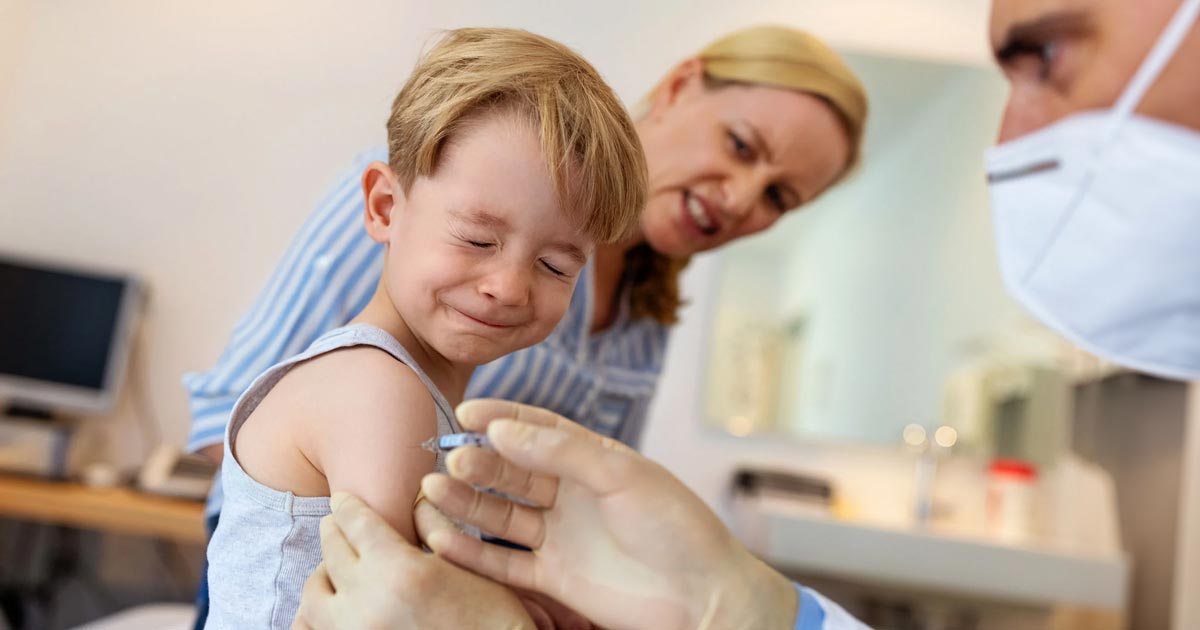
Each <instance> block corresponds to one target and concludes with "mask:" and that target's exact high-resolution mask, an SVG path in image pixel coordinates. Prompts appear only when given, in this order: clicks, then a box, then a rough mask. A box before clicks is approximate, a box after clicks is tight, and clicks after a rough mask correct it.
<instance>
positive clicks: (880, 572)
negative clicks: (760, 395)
mask: <svg viewBox="0 0 1200 630" xmlns="http://www.w3.org/2000/svg"><path fill="white" fill-rule="evenodd" d="M736 522H737V525H736V530H737V532H738V535H739V537H740V538H742V540H743V542H745V543H746V545H747V546H748V547H749V548H750V549H751V550H752V551H754V552H755V553H757V554H758V555H759V556H760V557H762V558H763V559H764V560H766V561H767V562H768V563H770V564H772V565H774V566H777V567H780V568H783V569H795V570H801V571H809V572H816V573H823V574H827V575H831V576H837V577H841V578H847V579H852V580H859V581H869V582H877V583H879V582H882V583H891V584H900V585H904V586H906V587H917V588H923V589H930V590H937V591H942V592H947V593H954V594H959V595H965V596H975V597H981V598H984V599H989V600H994V601H1005V602H1012V603H1024V604H1032V605H1046V606H1059V605H1064V604H1066V605H1078V606H1083V607H1088V608H1096V609H1103V610H1115V611H1123V610H1124V609H1125V607H1126V605H1127V596H1128V589H1129V577H1130V576H1129V574H1130V567H1129V561H1128V559H1127V558H1126V557H1125V556H1124V555H1120V556H1116V557H1089V556H1083V555H1078V554H1073V553H1067V552H1061V551H1056V550H1052V549H1039V548H1027V547H1015V546H1009V545H1003V544H999V543H996V542H992V541H988V540H982V539H975V538H967V537H961V536H957V537H956V536H947V535H940V534H937V533H931V532H924V531H916V530H902V529H888V528H884V527H877V526H872V525H864V524H858V523H849V522H844V521H838V520H834V519H833V518H832V517H826V516H823V515H818V514H814V513H813V512H812V511H811V510H803V509H795V508H792V507H791V506H788V505H786V504H785V503H783V502H779V501H744V502H742V503H741V505H740V506H739V508H738V516H737V521H736Z"/></svg>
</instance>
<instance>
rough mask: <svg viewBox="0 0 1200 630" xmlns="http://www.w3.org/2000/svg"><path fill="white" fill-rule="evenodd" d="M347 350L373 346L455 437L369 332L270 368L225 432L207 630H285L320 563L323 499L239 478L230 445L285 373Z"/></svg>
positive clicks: (359, 330)
mask: <svg viewBox="0 0 1200 630" xmlns="http://www.w3.org/2000/svg"><path fill="white" fill-rule="evenodd" d="M352 346H374V347H376V348H379V349H381V350H383V351H385V352H387V353H388V354H390V355H392V356H393V357H395V358H396V360H397V361H400V362H401V363H404V364H405V365H407V366H409V367H410V368H412V370H413V371H414V372H416V374H417V377H418V378H420V379H421V382H422V383H424V384H425V387H427V388H428V389H429V394H430V395H431V396H433V401H434V403H435V405H436V407H437V431H438V435H445V434H447V433H456V432H459V431H461V430H462V429H461V428H460V427H459V425H458V421H457V420H455V418H454V411H453V409H451V407H450V403H449V402H447V401H446V398H445V397H444V396H442V394H441V392H439V391H438V389H437V387H435V386H434V384H433V381H431V380H429V376H428V375H426V374H425V372H423V371H422V370H421V368H420V366H418V365H417V362H416V361H415V360H413V358H412V356H411V355H410V354H409V353H408V351H407V350H405V349H404V347H403V346H401V345H400V343H399V342H398V341H396V339H395V338H393V337H392V336H391V335H389V334H388V333H386V332H384V331H383V330H380V329H379V328H376V327H375V326H371V325H369V324H355V325H352V326H346V327H344V328H338V329H336V330H332V331H330V332H328V333H326V334H325V335H322V336H321V337H320V338H319V339H317V340H316V341H314V342H313V343H312V345H311V346H309V348H308V350H305V351H304V352H303V353H302V354H299V355H297V356H295V357H292V358H290V359H288V360H286V361H284V362H282V363H279V364H277V365H275V366H273V367H271V368H269V369H268V370H267V371H266V372H264V373H263V374H262V375H261V376H259V377H258V378H257V379H255V381H254V382H253V383H252V384H251V385H250V388H249V389H247V390H246V392H245V393H244V394H242V397H241V398H240V399H238V402H237V404H236V405H235V406H234V408H233V414H232V416H231V417H230V420H229V426H228V428H226V430H225V459H224V462H223V465H222V466H221V485H222V486H223V488H222V489H223V490H224V491H225V504H224V506H223V507H222V508H221V519H220V522H219V523H218V525H217V529H216V531H215V532H214V533H213V537H212V540H211V541H209V544H208V590H209V597H210V605H209V612H208V621H207V622H206V625H205V628H206V629H209V630H227V629H229V630H245V629H248V628H270V629H272V630H275V629H278V630H288V629H289V628H291V626H292V619H293V618H294V617H295V616H296V611H297V610H298V609H299V607H300V593H301V591H302V590H303V588H304V581H305V580H307V579H308V576H309V575H310V574H311V573H312V572H313V570H314V569H316V567H317V564H318V563H320V561H321V535H320V531H319V525H320V521H321V517H323V516H325V515H327V514H329V513H330V509H329V497H298V496H295V495H294V494H292V493H291V492H283V491H280V490H275V489H272V488H268V487H267V486H264V485H262V484H261V483H258V482H257V481H255V480H254V479H252V478H250V476H249V475H247V474H246V472H245V471H244V470H242V467H241V465H240V464H238V462H237V460H236V459H235V458H234V456H233V451H232V449H231V447H230V445H231V444H233V443H234V439H235V438H236V437H237V434H238V430H239V429H240V428H241V427H242V425H243V424H244V423H245V421H246V418H248V417H249V416H250V414H251V413H252V412H253V411H254V409H255V408H256V407H258V405H259V403H260V402H262V400H263V398H265V397H266V395H267V393H268V392H270V391H271V389H272V388H273V387H274V386H275V384H276V383H278V382H279V380H280V379H281V378H283V377H284V375H286V374H287V373H288V372H289V371H290V370H291V369H292V368H294V367H295V366H296V365H298V364H300V363H301V362H303V361H306V360H308V359H311V358H313V357H316V356H320V355H322V354H325V353H327V352H331V351H333V350H337V349H340V348H348V347H352ZM444 459H445V457H444V454H442V453H438V455H437V460H436V469H437V470H443V471H444V470H445V461H444Z"/></svg>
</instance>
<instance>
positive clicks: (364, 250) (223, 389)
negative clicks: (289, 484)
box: [183, 148, 387, 452]
mask: <svg viewBox="0 0 1200 630" xmlns="http://www.w3.org/2000/svg"><path fill="white" fill-rule="evenodd" d="M386 159H387V151H386V149H384V148H377V149H374V150H372V151H369V152H367V153H364V154H363V155H361V156H359V157H358V158H357V159H356V160H355V162H354V165H353V167H351V168H350V169H349V170H348V171H346V172H345V173H344V174H343V175H342V176H341V177H340V178H339V179H338V181H337V183H336V185H335V186H334V187H333V189H332V190H331V191H330V192H329V194H328V195H326V197H325V199H324V200H322V201H321V202H320V203H319V204H318V206H317V208H316V210H315V211H314V212H313V213H312V214H311V215H310V216H309V217H308V219H307V220H306V221H305V223H304V225H303V226H302V227H301V228H300V231H299V233H297V234H296V236H295V237H294V238H293V240H292V242H291V244H290V245H289V246H288V250H287V252H286V253H285V254H284V256H283V259H282V260H281V261H280V263H279V265H278V266H277V267H276V269H275V272H274V273H273V274H272V276H271V278H270V280H269V281H268V282H267V285H266V287H264V288H263V290H262V291H260V292H259V294H258V296H257V297H256V298H255V300H254V303H253V305H252V306H251V307H250V310H249V312H247V313H246V314H245V315H243V316H242V318H241V319H240V320H238V322H237V324H236V325H235V326H234V329H233V334H232V335H231V337H230V340H229V343H228V344H227V345H226V347H225V350H224V351H223V352H222V353H221V356H220V358H219V359H218V360H217V363H216V364H215V365H214V366H212V368H210V369H209V370H207V371H204V372H193V373H189V374H185V375H184V377H183V385H184V387H185V388H186V389H187V393H188V406H189V408H190V412H191V416H192V426H191V431H190V433H189V435H188V443H187V450H188V451H189V452H195V451H197V450H199V449H201V448H204V447H205V446H210V445H212V444H220V443H221V442H222V441H223V440H224V439H225V426H226V425H227V424H228V423H229V416H230V413H231V412H232V411H233V406H234V403H236V402H237V400H238V398H239V397H240V396H241V395H242V392H244V391H245V390H246V388H247V387H249V386H250V383H252V382H253V381H254V379H255V378H256V377H257V376H258V375H259V374H261V373H262V372H263V371H265V370H266V369H267V368H268V367H270V366H272V365H274V364H276V363H278V362H279V361H281V360H283V359H285V358H287V357H290V356H292V355H294V354H297V353H299V352H300V351H302V350H304V348H306V347H308V345H309V344H311V343H312V342H313V340H315V339H316V338H317V337H319V336H321V335H322V334H324V333H325V332H328V331H329V330H332V329H333V328H337V327H338V326H341V325H343V324H345V323H346V322H348V321H349V320H350V319H351V318H353V317H354V315H355V314H357V313H358V312H359V311H360V310H362V308H363V307H364V306H366V304H367V302H368V301H370V298H371V296H372V295H373V294H374V291H375V287H376V285H377V284H378V282H379V274H380V270H381V265H382V261H383V247H382V246H380V245H379V244H378V243H375V242H374V241H372V240H371V239H370V237H369V236H368V235H367V233H366V230H365V229H364V228H363V226H362V216H363V196H362V190H361V188H360V181H361V180H360V178H361V176H362V172H363V169H365V168H366V166H367V165H368V164H370V163H371V162H372V161H374V160H386Z"/></svg>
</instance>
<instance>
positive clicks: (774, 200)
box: [766, 185, 788, 212]
mask: <svg viewBox="0 0 1200 630" xmlns="http://www.w3.org/2000/svg"><path fill="white" fill-rule="evenodd" d="M766 195H767V201H769V202H770V203H771V206H772V207H774V208H775V210H776V211H778V212H787V210H788V203H787V200H785V199H784V198H783V192H782V191H780V190H779V187H778V186H775V185H771V186H767V192H766Z"/></svg>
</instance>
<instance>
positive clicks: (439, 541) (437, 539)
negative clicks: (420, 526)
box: [425, 530, 450, 553]
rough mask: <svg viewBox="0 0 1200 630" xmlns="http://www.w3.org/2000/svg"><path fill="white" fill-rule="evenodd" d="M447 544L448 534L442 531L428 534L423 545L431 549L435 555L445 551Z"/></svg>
mask: <svg viewBox="0 0 1200 630" xmlns="http://www.w3.org/2000/svg"><path fill="white" fill-rule="evenodd" d="M449 543H450V534H448V533H446V532H444V531H442V530H438V531H435V532H430V534H429V535H428V536H426V537H425V545H426V546H428V547H429V548H430V549H432V550H433V551H434V553H437V552H438V551H439V550H441V549H445V548H446V545H447V544H449Z"/></svg>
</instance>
